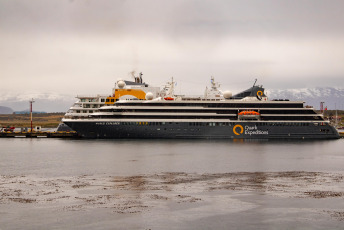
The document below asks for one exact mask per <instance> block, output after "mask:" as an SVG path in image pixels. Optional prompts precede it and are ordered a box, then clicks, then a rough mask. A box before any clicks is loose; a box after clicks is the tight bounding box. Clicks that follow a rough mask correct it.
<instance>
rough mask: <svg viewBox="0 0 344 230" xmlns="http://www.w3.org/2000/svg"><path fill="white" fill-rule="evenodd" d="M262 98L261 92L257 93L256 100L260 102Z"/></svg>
mask: <svg viewBox="0 0 344 230" xmlns="http://www.w3.org/2000/svg"><path fill="white" fill-rule="evenodd" d="M262 96H263V91H261V90H259V91H258V92H257V98H258V100H262Z"/></svg>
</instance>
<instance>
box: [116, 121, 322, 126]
mask: <svg viewBox="0 0 344 230" xmlns="http://www.w3.org/2000/svg"><path fill="white" fill-rule="evenodd" d="M118 124H119V125H147V126H163V125H178V124H182V123H180V122H119V123H118ZM185 124H186V125H187V124H188V125H189V126H234V125H237V124H241V123H236V122H189V123H185ZM252 125H258V126H310V125H311V123H302V122H274V123H270V122H261V123H253V124H252ZM314 125H321V124H318V123H316V124H314ZM322 125H324V124H322Z"/></svg>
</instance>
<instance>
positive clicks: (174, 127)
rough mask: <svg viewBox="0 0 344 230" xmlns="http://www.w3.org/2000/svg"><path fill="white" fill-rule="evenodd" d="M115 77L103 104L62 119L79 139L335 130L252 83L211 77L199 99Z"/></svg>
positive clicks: (329, 134)
mask: <svg viewBox="0 0 344 230" xmlns="http://www.w3.org/2000/svg"><path fill="white" fill-rule="evenodd" d="M174 86H175V82H174V81H173V79H172V81H171V82H168V84H167V85H165V87H163V89H161V90H160V88H159V87H150V86H149V85H148V84H146V83H143V82H142V75H140V77H139V78H138V79H135V82H131V81H123V80H118V81H117V83H116V85H115V88H114V90H113V94H112V95H111V96H110V97H107V98H106V99H105V102H104V106H102V107H100V108H98V109H97V111H93V112H92V113H88V116H69V117H68V116H66V117H64V118H63V120H62V121H63V122H64V123H65V124H66V125H68V126H69V127H70V128H72V129H73V130H75V131H77V132H78V133H79V134H80V135H81V136H82V137H85V138H113V139H115V138H116V139H117V138H170V139H177V138H182V139H186V138H192V139H196V138H201V139H216V138H219V139H336V138H339V134H338V132H337V130H336V129H335V128H334V127H333V126H331V125H330V123H329V122H328V121H325V120H324V118H323V115H322V114H319V113H317V112H316V111H315V110H314V109H313V108H311V107H309V106H304V102H303V101H289V100H287V99H279V100H269V99H268V98H267V96H266V94H265V90H264V88H263V86H260V85H256V83H255V84H254V85H253V86H252V87H250V88H249V89H247V90H244V91H243V92H240V93H238V94H235V95H232V93H231V92H230V91H225V92H222V91H221V90H220V89H219V87H220V84H218V83H217V82H215V80H214V78H211V86H210V88H208V87H207V88H206V90H205V94H204V96H202V97H188V96H181V95H179V96H178V95H175V94H174Z"/></svg>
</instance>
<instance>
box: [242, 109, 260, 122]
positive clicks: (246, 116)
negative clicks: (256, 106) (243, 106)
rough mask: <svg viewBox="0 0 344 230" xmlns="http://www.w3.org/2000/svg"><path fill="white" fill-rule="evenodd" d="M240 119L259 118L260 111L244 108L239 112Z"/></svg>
mask: <svg viewBox="0 0 344 230" xmlns="http://www.w3.org/2000/svg"><path fill="white" fill-rule="evenodd" d="M238 119H239V120H259V119H260V113H258V112H257V111H252V110H244V111H241V112H240V113H238Z"/></svg>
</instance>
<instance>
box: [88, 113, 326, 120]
mask: <svg viewBox="0 0 344 230" xmlns="http://www.w3.org/2000/svg"><path fill="white" fill-rule="evenodd" d="M93 118H122V119H125V118H129V119H130V118H137V119H139V118H141V119H196V120H197V119H228V120H237V119H236V117H233V116H216V115H211V116H198V115H184V116H178V115H158V114H156V115H102V116H93ZM320 119H321V118H320V117H303V116H296V117H294V116H283V117H273V116H271V117H260V120H261V121H280V120H288V121H317V120H320Z"/></svg>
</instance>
